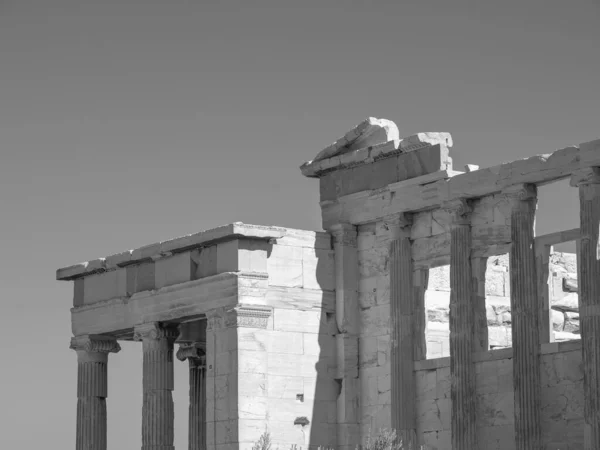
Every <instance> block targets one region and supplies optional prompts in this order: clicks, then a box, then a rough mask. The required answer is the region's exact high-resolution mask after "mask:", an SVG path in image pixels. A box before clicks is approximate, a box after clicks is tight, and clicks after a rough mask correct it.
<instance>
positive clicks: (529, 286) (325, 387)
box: [57, 118, 600, 450]
mask: <svg viewBox="0 0 600 450" xmlns="http://www.w3.org/2000/svg"><path fill="white" fill-rule="evenodd" d="M452 144H453V143H452V137H451V136H450V135H449V134H448V133H419V134H416V135H414V136H410V137H406V138H402V137H400V133H399V131H398V128H397V126H396V125H395V124H394V123H393V122H392V121H389V120H385V119H374V118H369V119H367V120H365V121H364V122H362V123H361V124H359V125H358V126H357V127H355V128H354V129H352V130H351V131H349V132H348V133H347V134H346V135H344V136H343V137H342V138H340V139H338V140H337V141H336V142H335V143H334V144H332V145H330V146H329V147H327V148H326V149H324V150H323V151H321V152H320V153H319V154H318V155H317V157H316V158H315V159H314V160H313V161H310V162H307V163H305V164H303V165H302V167H301V171H302V174H303V175H305V176H307V177H310V178H318V179H319V183H320V197H321V202H320V205H321V210H322V222H323V229H324V230H326V231H324V232H320V231H319V232H313V231H304V230H294V229H284V228H279V227H271V226H256V225H247V224H242V223H234V224H231V225H227V226H223V227H220V228H216V229H213V230H209V231H203V232H200V233H197V234H192V235H189V236H185V237H182V238H177V239H173V240H169V241H165V242H159V243H156V244H151V245H148V246H145V247H142V248H138V249H135V250H130V251H126V252H123V253H119V254H116V255H111V256H108V257H106V258H100V259H96V260H92V261H89V262H86V263H82V264H78V265H75V266H71V267H66V268H63V269H59V270H58V271H57V279H59V280H65V281H73V285H74V295H73V308H72V310H71V313H72V332H73V335H74V337H73V338H72V340H71V348H73V349H74V350H76V352H77V361H78V387H77V397H78V398H77V425H76V426H77V428H76V430H77V433H76V436H77V444H76V448H77V450H106V434H107V430H106V398H107V395H108V391H107V370H108V366H107V361H108V359H109V354H110V353H114V352H118V351H119V350H120V347H119V343H118V342H119V341H122V340H135V341H139V342H141V347H142V351H143V380H141V383H140V389H141V392H143V408H142V411H141V414H142V419H143V420H142V430H141V431H142V449H143V450H172V449H174V447H173V429H174V416H173V398H172V391H173V389H174V385H173V367H174V364H179V363H182V364H183V361H186V360H187V362H186V364H188V365H189V373H190V377H189V386H185V387H184V386H178V388H181V389H185V390H189V419H188V420H189V449H190V450H200V449H202V450H205V449H209V450H229V449H231V450H238V449H250V448H251V447H252V445H253V443H254V442H255V441H256V440H257V439H258V438H259V436H260V435H261V433H263V432H264V431H265V429H268V430H269V431H270V433H271V435H272V437H273V440H274V445H276V446H279V448H282V449H283V448H289V446H290V445H292V444H296V445H298V446H302V447H303V448H316V447H317V446H319V445H322V446H331V447H333V448H335V449H342V450H349V449H354V447H355V446H356V445H357V444H360V443H362V442H363V440H364V438H365V437H366V436H367V434H368V432H369V430H370V429H372V430H374V431H375V430H378V429H379V428H395V429H396V430H398V432H399V434H400V435H401V436H402V438H403V440H404V442H405V444H407V445H414V446H416V445H422V446H424V448H426V449H438V450H450V449H453V450H480V449H503V450H505V449H506V450H510V449H517V450H535V449H549V450H550V449H563V450H565V449H586V450H592V449H594V450H597V449H600V419H599V418H600V261H599V254H598V248H599V247H598V232H599V224H600V140H596V141H592V142H587V143H583V144H580V145H579V146H574V147H568V148H564V149H561V150H558V151H555V152H554V153H551V154H547V155H539V156H533V157H529V158H526V159H522V160H518V161H514V162H510V163H505V164H502V165H499V166H496V167H490V168H479V167H477V166H474V165H467V166H466V167H465V170H464V172H459V171H456V170H454V169H453V167H452V158H451V157H450V149H451V147H452ZM561 179H570V182H571V186H572V188H573V189H578V190H579V196H580V206H581V210H580V211H581V213H580V228H578V229H573V230H565V231H562V232H558V233H552V234H549V235H544V236H535V233H534V220H535V212H536V203H537V200H536V199H537V186H541V185H544V184H547V183H551V182H553V181H557V180H561ZM571 241H573V242H575V243H576V253H575V254H567V253H557V252H555V251H554V248H553V246H556V245H558V244H560V243H564V242H571ZM174 355H175V356H176V358H174V357H173V356H174ZM180 361H181V362H180Z"/></svg>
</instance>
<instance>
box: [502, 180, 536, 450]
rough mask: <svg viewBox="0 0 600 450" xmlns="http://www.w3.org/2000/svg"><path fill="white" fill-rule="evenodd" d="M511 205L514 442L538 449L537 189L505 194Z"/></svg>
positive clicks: (526, 448)
mask: <svg viewBox="0 0 600 450" xmlns="http://www.w3.org/2000/svg"><path fill="white" fill-rule="evenodd" d="M506 194H507V198H509V200H510V201H511V202H512V214H511V231H510V233H511V241H512V247H511V251H510V272H511V273H510V291H511V295H510V306H511V312H512V342H513V384H514V389H515V394H514V395H515V441H516V449H517V450H538V449H541V448H542V444H541V423H540V412H541V389H540V332H539V318H540V305H539V299H538V296H537V276H536V261H535V242H534V225H535V209H536V188H535V186H532V185H521V186H515V187H513V188H511V189H509V190H507V191H506Z"/></svg>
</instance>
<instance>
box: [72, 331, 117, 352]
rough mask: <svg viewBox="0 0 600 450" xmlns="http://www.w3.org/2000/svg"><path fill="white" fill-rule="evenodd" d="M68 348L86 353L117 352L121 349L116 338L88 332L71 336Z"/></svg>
mask: <svg viewBox="0 0 600 450" xmlns="http://www.w3.org/2000/svg"><path fill="white" fill-rule="evenodd" d="M69 348H70V349H71V350H76V351H84V352H88V353H118V352H119V351H120V350H121V346H120V345H119V343H118V342H117V339H116V338H114V337H112V336H100V335H89V334H88V335H82V336H75V337H72V338H71V344H70V345H69Z"/></svg>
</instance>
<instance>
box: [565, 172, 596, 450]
mask: <svg viewBox="0 0 600 450" xmlns="http://www.w3.org/2000/svg"><path fill="white" fill-rule="evenodd" d="M579 175H580V176H581V175H583V179H582V180H580V182H579V183H577V184H579V200H580V206H581V209H580V216H581V218H580V220H581V241H580V244H579V248H580V255H579V261H578V263H579V275H578V278H579V314H580V316H579V317H580V321H581V341H582V357H583V389H584V408H583V416H584V448H585V449H586V450H591V449H598V448H600V260H599V259H598V254H597V252H598V226H599V224H600V169H598V168H594V169H591V170H587V171H585V172H584V173H583V174H579ZM572 184H573V183H572Z"/></svg>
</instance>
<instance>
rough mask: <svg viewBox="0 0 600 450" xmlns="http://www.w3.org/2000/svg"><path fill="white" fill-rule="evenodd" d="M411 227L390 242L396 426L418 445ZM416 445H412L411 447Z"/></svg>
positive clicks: (405, 440) (404, 439)
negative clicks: (403, 234) (401, 235)
mask: <svg viewBox="0 0 600 450" xmlns="http://www.w3.org/2000/svg"><path fill="white" fill-rule="evenodd" d="M409 232H410V229H408V230H406V231H405V236H403V237H400V238H399V239H396V240H394V241H392V242H391V244H390V314H391V328H392V330H391V335H392V336H391V351H390V360H391V377H392V379H391V391H392V392H391V395H392V428H394V429H395V430H396V431H397V432H398V435H399V437H400V438H401V439H402V442H403V443H404V444H405V445H407V448H413V447H416V445H417V434H416V428H417V427H416V425H417V424H416V415H415V407H416V404H415V400H416V399H415V388H416V386H415V373H414V360H415V352H414V348H415V345H416V342H415V329H414V328H415V327H414V324H415V314H414V308H413V304H414V302H415V288H414V286H413V265H412V254H411V243H410V237H409ZM411 446H412V447H411Z"/></svg>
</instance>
